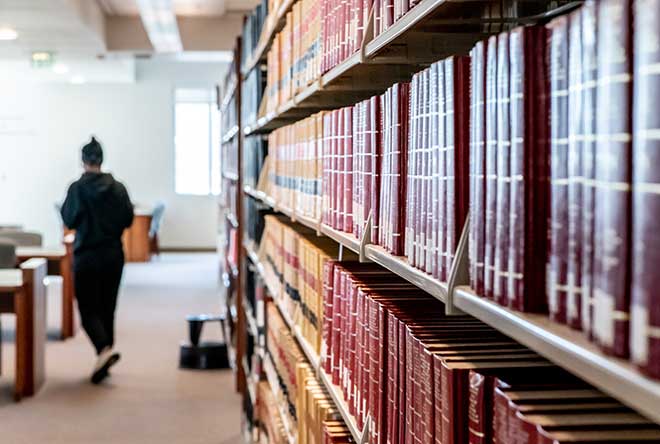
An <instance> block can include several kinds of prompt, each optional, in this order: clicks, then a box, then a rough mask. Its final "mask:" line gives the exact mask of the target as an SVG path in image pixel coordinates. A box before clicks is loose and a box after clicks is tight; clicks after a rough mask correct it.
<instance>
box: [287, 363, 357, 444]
mask: <svg viewBox="0 0 660 444" xmlns="http://www.w3.org/2000/svg"><path fill="white" fill-rule="evenodd" d="M296 375H297V378H298V381H300V384H299V385H298V386H299V388H300V391H299V392H298V395H297V404H296V408H297V410H298V412H300V415H299V418H298V437H297V441H296V442H297V443H298V444H340V443H342V444H343V443H346V444H348V443H352V442H353V440H352V435H351V433H350V431H349V430H348V427H347V426H346V424H345V423H344V420H343V419H342V417H341V414H340V413H339V411H338V410H337V407H336V406H335V404H334V402H333V400H332V398H331V397H330V395H329V394H328V391H327V389H326V388H325V386H324V385H322V384H321V383H320V382H319V380H318V379H317V377H316V374H315V373H314V370H313V369H312V368H311V367H310V366H309V364H306V363H305V364H299V365H298V368H297V373H296Z"/></svg>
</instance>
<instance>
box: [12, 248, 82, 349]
mask: <svg viewBox="0 0 660 444" xmlns="http://www.w3.org/2000/svg"><path fill="white" fill-rule="evenodd" d="M72 240H73V239H69V238H67V239H65V241H64V245H59V246H54V247H18V248H16V258H17V259H18V261H19V262H25V261H26V260H29V259H32V258H44V259H46V261H47V263H48V274H49V275H51V276H52V275H59V276H62V339H67V338H70V337H73V335H74V329H75V328H74V319H75V318H74V316H75V314H74V303H73V301H74V300H75V294H76V293H75V287H74V283H73V247H72Z"/></svg>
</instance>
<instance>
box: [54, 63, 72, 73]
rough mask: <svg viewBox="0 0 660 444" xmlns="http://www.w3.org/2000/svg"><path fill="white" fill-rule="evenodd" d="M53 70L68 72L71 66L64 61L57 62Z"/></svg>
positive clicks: (55, 71)
mask: <svg viewBox="0 0 660 444" xmlns="http://www.w3.org/2000/svg"><path fill="white" fill-rule="evenodd" d="M53 72H54V73H55V74H66V73H67V72H69V67H68V66H66V65H65V64H64V63H56V64H55V66H53Z"/></svg>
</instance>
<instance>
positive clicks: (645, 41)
mask: <svg viewBox="0 0 660 444" xmlns="http://www.w3.org/2000/svg"><path fill="white" fill-rule="evenodd" d="M657 6H658V5H657V4H656V3H655V2H651V1H649V0H643V1H638V2H637V3H635V43H634V44H635V47H634V50H633V54H635V68H634V76H635V77H634V82H633V83H634V88H635V90H634V99H633V103H634V105H635V108H634V110H633V116H634V131H633V134H634V139H633V153H632V156H633V159H632V162H633V165H632V170H633V195H632V198H633V204H632V205H633V210H632V211H633V214H632V218H633V226H632V242H633V251H634V252H635V254H634V255H633V256H632V261H633V263H632V291H631V307H630V315H631V318H630V351H631V358H632V360H633V362H634V363H635V364H637V365H639V366H640V367H641V368H642V369H643V370H645V371H646V372H647V373H649V374H650V375H651V376H653V377H655V378H660V335H657V334H653V333H652V332H653V331H656V332H657V331H660V296H659V294H658V288H659V286H658V282H657V281H658V279H656V275H657V266H658V264H660V232H658V226H657V221H658V217H659V216H660V194H658V193H657V187H658V184H659V183H660V171H658V165H660V140H659V139H658V138H657V137H655V136H654V133H655V132H656V130H657V129H658V128H660V116H658V113H657V111H656V109H655V106H654V103H656V102H655V99H656V98H657V97H658V95H659V94H660V75H658V74H657V73H656V71H652V67H655V66H658V63H660V48H659V47H658V46H657V45H656V44H654V43H653V42H657V41H658V37H659V36H660V26H659V25H660V11H659V10H658V8H657Z"/></svg>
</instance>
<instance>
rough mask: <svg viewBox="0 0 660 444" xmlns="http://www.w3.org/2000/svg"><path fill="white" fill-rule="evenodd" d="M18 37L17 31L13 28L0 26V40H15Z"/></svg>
mask: <svg viewBox="0 0 660 444" xmlns="http://www.w3.org/2000/svg"><path fill="white" fill-rule="evenodd" d="M17 38H18V32H16V30H15V29H14V28H9V27H6V26H2V27H0V40H5V41H9V40H16V39H17Z"/></svg>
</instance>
